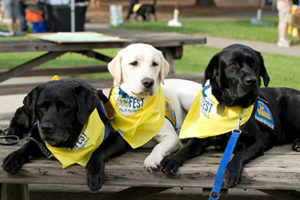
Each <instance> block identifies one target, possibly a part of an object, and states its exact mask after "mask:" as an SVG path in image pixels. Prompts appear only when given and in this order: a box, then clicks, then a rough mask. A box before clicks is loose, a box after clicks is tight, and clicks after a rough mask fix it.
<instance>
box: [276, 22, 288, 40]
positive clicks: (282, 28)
mask: <svg viewBox="0 0 300 200" xmlns="http://www.w3.org/2000/svg"><path fill="white" fill-rule="evenodd" d="M287 27H288V23H287V22H285V21H280V22H279V23H278V35H279V38H286V30H287Z"/></svg>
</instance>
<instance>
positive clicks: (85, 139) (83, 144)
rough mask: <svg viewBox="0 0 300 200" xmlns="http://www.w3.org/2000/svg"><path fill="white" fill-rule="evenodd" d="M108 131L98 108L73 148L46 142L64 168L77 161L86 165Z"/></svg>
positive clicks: (91, 115)
mask: <svg viewBox="0 0 300 200" xmlns="http://www.w3.org/2000/svg"><path fill="white" fill-rule="evenodd" d="M106 134H107V131H106V130H105V125H104V124H103V122H102V120H101V119H100V116H99V114H98V111H97V108H95V109H94V111H93V112H92V113H91V114H90V116H89V119H88V121H87V123H86V124H85V125H84V127H83V129H82V132H81V134H80V135H79V137H78V140H77V142H76V144H75V146H74V147H73V148H58V147H52V146H51V145H49V144H47V143H46V146H47V148H48V149H49V150H50V151H51V153H52V154H53V156H54V157H55V158H56V159H57V160H59V162H60V163H61V164H62V167H63V168H66V167H68V166H70V165H73V164H75V163H77V164H79V165H81V166H86V164H87V163H88V161H89V159H90V158H91V156H92V154H93V152H94V151H95V150H96V149H97V148H98V147H99V146H100V144H101V143H102V142H103V139H104V137H105V135H106Z"/></svg>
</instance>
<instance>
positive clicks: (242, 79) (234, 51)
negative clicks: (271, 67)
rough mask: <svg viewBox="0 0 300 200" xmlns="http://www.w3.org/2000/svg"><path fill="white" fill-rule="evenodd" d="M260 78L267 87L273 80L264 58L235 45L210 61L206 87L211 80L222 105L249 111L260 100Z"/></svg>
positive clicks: (250, 49) (255, 52)
mask: <svg viewBox="0 0 300 200" xmlns="http://www.w3.org/2000/svg"><path fill="white" fill-rule="evenodd" d="M260 77H262V78H263V82H264V85H265V86H266V87H267V86H268V84H269V80H270V79H269V76H268V73H267V71H266V68H265V65H264V61H263V58H262V56H261V54H260V53H259V52H257V51H255V50H253V49H252V48H250V47H248V46H245V45H241V44H233V45H230V46H228V47H226V48H224V49H223V50H222V51H221V52H219V53H217V54H216V55H214V57H213V58H212V59H211V61H210V62H209V64H208V66H207V68H206V70H205V74H204V83H205V82H206V81H207V80H210V84H211V87H212V93H213V95H214V96H215V97H216V98H217V100H218V101H219V102H220V103H221V104H222V105H224V106H242V107H248V106H249V105H251V104H253V103H254V102H255V99H256V98H257V95H258V88H259V86H260V82H261V80H260Z"/></svg>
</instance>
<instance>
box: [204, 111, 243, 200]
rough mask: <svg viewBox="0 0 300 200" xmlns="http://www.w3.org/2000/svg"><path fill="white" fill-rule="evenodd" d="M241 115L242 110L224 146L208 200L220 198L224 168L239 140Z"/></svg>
mask: <svg viewBox="0 0 300 200" xmlns="http://www.w3.org/2000/svg"><path fill="white" fill-rule="evenodd" d="M242 114H243V110H242V111H241V113H240V116H239V120H238V123H237V126H236V128H235V130H233V131H232V133H231V136H230V139H229V141H228V144H227V146H226V149H225V152H224V154H223V156H222V159H221V162H220V165H219V168H218V171H217V174H216V178H215V182H214V186H213V188H212V190H211V192H210V194H209V198H208V200H217V199H219V197H220V191H221V189H222V185H223V175H224V172H225V169H226V166H227V164H228V162H229V161H230V158H231V155H232V152H233V150H234V148H235V145H236V142H237V141H238V139H239V136H240V134H241V132H242V131H241V130H240V124H241V121H242Z"/></svg>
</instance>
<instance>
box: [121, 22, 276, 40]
mask: <svg viewBox="0 0 300 200" xmlns="http://www.w3.org/2000/svg"><path fill="white" fill-rule="evenodd" d="M263 21H264V22H272V23H274V26H260V25H252V24H250V20H249V19H243V20H229V21H205V20H199V21H181V22H182V27H168V26H167V22H166V21H165V22H163V21H160V22H134V23H127V24H124V25H122V26H120V28H127V29H137V30H147V31H156V32H179V33H190V34H198V35H203V36H214V37H224V38H234V39H241V40H256V41H265V42H273V43H274V42H276V41H277V36H278V33H277V18H269V19H264V20H263Z"/></svg>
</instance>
